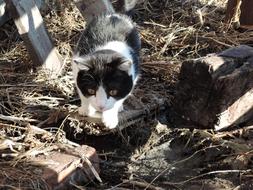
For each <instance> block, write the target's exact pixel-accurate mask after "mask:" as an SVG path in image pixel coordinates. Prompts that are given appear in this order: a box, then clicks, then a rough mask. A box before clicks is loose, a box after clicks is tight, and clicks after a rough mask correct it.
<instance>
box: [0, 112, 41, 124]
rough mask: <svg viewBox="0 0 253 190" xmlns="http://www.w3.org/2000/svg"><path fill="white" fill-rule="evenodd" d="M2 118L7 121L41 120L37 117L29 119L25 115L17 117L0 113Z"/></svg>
mask: <svg viewBox="0 0 253 190" xmlns="http://www.w3.org/2000/svg"><path fill="white" fill-rule="evenodd" d="M0 119H2V120H5V121H12V122H19V123H20V122H39V121H38V120H37V119H28V118H23V117H15V116H7V115H3V114H0Z"/></svg>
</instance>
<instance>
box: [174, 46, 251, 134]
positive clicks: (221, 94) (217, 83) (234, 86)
mask: <svg viewBox="0 0 253 190" xmlns="http://www.w3.org/2000/svg"><path fill="white" fill-rule="evenodd" d="M173 105H174V106H173V107H174V110H175V112H176V113H177V114H178V115H180V116H181V118H183V119H184V120H186V121H187V122H188V123H192V124H193V125H195V126H202V128H215V129H216V130H221V129H225V128H228V127H234V126H238V125H242V124H243V125H246V123H248V122H250V121H252V120H253V48H252V47H249V46H245V45H242V46H239V47H236V48H231V49H228V50H226V51H224V52H222V53H220V54H212V55H209V56H206V57H203V58H200V59H196V60H190V61H185V62H184V63H183V65H182V68H181V72H180V80H179V83H178V87H177V93H176V95H175V101H174V103H173ZM200 128H201V127H200Z"/></svg>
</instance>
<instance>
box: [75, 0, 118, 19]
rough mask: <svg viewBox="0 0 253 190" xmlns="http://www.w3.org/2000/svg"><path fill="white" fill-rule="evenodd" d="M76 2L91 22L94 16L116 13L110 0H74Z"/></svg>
mask: <svg viewBox="0 0 253 190" xmlns="http://www.w3.org/2000/svg"><path fill="white" fill-rule="evenodd" d="M74 2H75V5H76V6H77V8H78V9H79V11H80V12H81V14H82V15H83V17H84V18H85V20H86V22H90V21H91V20H92V18H94V17H96V16H99V15H101V14H106V13H114V9H113V6H112V4H111V2H110V1H109V0H74Z"/></svg>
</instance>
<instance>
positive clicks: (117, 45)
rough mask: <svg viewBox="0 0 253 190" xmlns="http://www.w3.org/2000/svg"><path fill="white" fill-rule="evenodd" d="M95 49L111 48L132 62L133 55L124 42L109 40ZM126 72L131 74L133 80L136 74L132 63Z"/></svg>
mask: <svg viewBox="0 0 253 190" xmlns="http://www.w3.org/2000/svg"><path fill="white" fill-rule="evenodd" d="M97 50H113V51H116V52H118V53H120V54H121V55H122V56H123V57H125V58H126V59H128V60H129V61H131V62H133V57H132V55H131V53H130V47H129V46H128V45H127V44H126V43H125V42H120V41H111V42H108V43H107V44H105V45H104V46H101V47H99V48H97ZM127 73H128V74H129V75H132V79H133V81H134V80H135V78H136V76H135V70H134V65H133V64H131V68H130V69H129V70H128V71H127Z"/></svg>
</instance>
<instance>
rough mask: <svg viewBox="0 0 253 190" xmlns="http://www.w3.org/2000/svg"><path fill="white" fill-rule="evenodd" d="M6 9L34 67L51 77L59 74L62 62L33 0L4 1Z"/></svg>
mask: <svg viewBox="0 0 253 190" xmlns="http://www.w3.org/2000/svg"><path fill="white" fill-rule="evenodd" d="M6 5H7V9H8V10H9V11H10V14H11V16H12V17H13V19H14V21H15V25H16V26H17V28H18V32H19V34H20V35H21V37H22V39H23V40H24V42H25V45H26V48H27V50H28V52H29V55H30V56H31V59H32V61H33V64H34V66H42V67H43V68H45V69H47V70H48V71H49V72H50V75H51V76H52V77H55V76H57V75H59V74H60V72H61V69H62V63H63V62H62V60H61V57H60V55H59V53H58V51H57V49H56V48H55V47H54V46H53V44H52V42H51V39H50V38H49V36H48V32H47V30H46V29H45V26H44V23H43V19H42V17H41V14H40V11H39V9H38V7H37V6H36V4H35V1H34V0H6Z"/></svg>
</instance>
